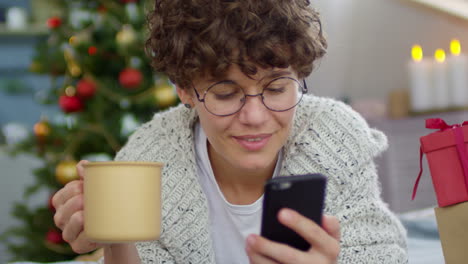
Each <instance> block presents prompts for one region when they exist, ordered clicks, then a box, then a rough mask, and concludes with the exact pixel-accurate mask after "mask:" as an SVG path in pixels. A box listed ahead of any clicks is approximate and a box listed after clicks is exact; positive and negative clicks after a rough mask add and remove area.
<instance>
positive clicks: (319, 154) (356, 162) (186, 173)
mask: <svg viewBox="0 0 468 264" xmlns="http://www.w3.org/2000/svg"><path fill="white" fill-rule="evenodd" d="M195 122H197V115H196V113H195V111H194V110H190V109H187V108H185V107H183V106H177V107H175V108H172V109H170V110H168V111H166V112H163V113H157V114H156V115H155V116H154V118H153V119H152V120H151V121H150V122H148V123H146V124H144V125H143V126H142V127H140V128H139V129H138V130H137V131H136V132H135V133H134V134H133V135H132V136H131V137H130V139H129V141H128V143H127V144H126V146H125V147H124V148H123V149H122V150H121V151H120V152H119V153H118V154H117V156H116V160H121V161H160V162H164V163H165V166H164V168H163V174H162V177H163V178H162V184H163V189H162V197H163V199H162V200H163V206H162V216H163V220H162V235H161V237H160V239H159V240H158V241H153V242H144V243H137V248H138V251H139V254H140V258H141V260H142V263H143V264H147V263H193V264H199V263H215V258H214V251H213V246H212V241H211V236H210V225H209V218H208V206H207V201H206V197H205V195H204V193H203V191H202V189H201V186H200V184H199V183H198V179H197V175H196V172H197V169H196V164H195V150H194V131H193V127H194V124H195ZM386 148H387V139H386V137H385V135H384V134H383V133H382V132H380V131H377V130H375V129H371V128H369V126H368V125H367V123H366V122H365V120H364V119H363V118H362V117H361V116H360V115H359V114H357V113H356V112H354V111H353V110H352V109H351V108H350V107H349V106H347V105H345V104H343V103H341V102H338V101H335V100H333V99H329V98H321V97H316V96H304V98H303V101H302V102H301V103H300V104H299V106H298V107H297V111H296V116H295V120H294V125H293V129H292V131H291V135H290V137H289V138H288V140H287V143H286V145H285V146H284V161H283V163H282V164H283V165H282V166H283V167H282V168H281V173H280V175H298V174H304V173H317V172H318V173H322V174H324V175H326V176H327V178H328V185H327V194H326V200H325V209H324V210H325V213H326V214H329V215H334V216H336V217H337V218H338V219H339V221H340V224H341V241H340V244H341V252H340V256H339V261H338V263H352V264H357V263H379V264H382V263H389V264H390V263H391V264H395V263H407V262H408V260H407V248H406V240H405V236H406V234H405V230H404V228H403V226H402V225H401V223H400V222H399V220H398V219H397V218H396V217H395V215H394V214H393V213H391V212H390V211H389V209H388V208H387V205H386V204H384V203H383V202H382V200H381V198H380V186H379V184H378V179H377V170H376V167H375V165H374V162H373V158H374V157H375V156H377V155H379V154H380V153H381V152H382V151H384V150H385V149H386ZM101 261H102V260H101ZM220 264H222V263H220Z"/></svg>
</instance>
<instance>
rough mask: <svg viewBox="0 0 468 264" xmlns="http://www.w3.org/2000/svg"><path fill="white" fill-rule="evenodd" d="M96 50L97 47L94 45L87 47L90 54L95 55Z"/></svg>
mask: <svg viewBox="0 0 468 264" xmlns="http://www.w3.org/2000/svg"><path fill="white" fill-rule="evenodd" d="M97 51H98V49H97V48H96V47H95V46H91V47H89V48H88V54H89V55H90V56H94V55H96V53H97Z"/></svg>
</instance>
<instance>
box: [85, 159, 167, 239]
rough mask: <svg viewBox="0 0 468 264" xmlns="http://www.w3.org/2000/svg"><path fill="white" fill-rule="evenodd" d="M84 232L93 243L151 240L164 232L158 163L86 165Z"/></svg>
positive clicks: (160, 167) (159, 164)
mask: <svg viewBox="0 0 468 264" xmlns="http://www.w3.org/2000/svg"><path fill="white" fill-rule="evenodd" d="M83 167H84V232H85V235H86V236H87V237H88V238H89V239H90V240H92V241H94V242H99V243H126V242H136V241H150V240H156V239H158V238H159V236H160V233H161V171H162V167H163V164H162V163H159V162H117V161H110V162H90V163H87V164H85V165H84V166H83Z"/></svg>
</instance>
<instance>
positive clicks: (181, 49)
mask: <svg viewBox="0 0 468 264" xmlns="http://www.w3.org/2000/svg"><path fill="white" fill-rule="evenodd" d="M155 1H156V3H155V8H154V10H153V11H151V12H150V13H149V15H148V24H149V29H150V36H149V38H148V40H147V41H146V52H147V54H148V56H149V57H150V59H151V63H152V66H153V68H154V69H155V70H156V71H158V72H162V73H164V74H166V75H167V76H168V77H169V79H170V80H171V81H172V82H174V83H176V84H178V85H179V86H180V87H182V88H185V87H190V85H191V82H192V81H193V80H194V79H195V78H197V77H201V76H205V75H206V74H208V75H209V76H210V77H214V78H219V77H222V76H223V75H224V74H225V73H226V71H227V69H228V68H229V66H231V65H232V64H238V65H239V67H240V69H241V71H242V72H243V73H245V74H246V75H248V76H250V75H254V74H255V73H256V72H257V66H259V67H261V68H269V67H278V68H287V67H291V68H292V69H293V70H294V71H295V72H296V73H297V75H298V77H299V78H305V77H307V76H308V75H309V74H310V73H311V72H312V70H313V67H314V65H313V64H314V61H315V60H317V59H319V58H321V57H322V56H323V55H324V54H325V52H326V47H327V42H326V40H325V37H324V36H323V33H322V25H321V22H320V17H319V13H318V12H317V11H316V10H314V9H313V8H312V7H310V2H309V1H308V0H237V1H236V0H155Z"/></svg>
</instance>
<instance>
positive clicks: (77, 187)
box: [52, 160, 99, 254]
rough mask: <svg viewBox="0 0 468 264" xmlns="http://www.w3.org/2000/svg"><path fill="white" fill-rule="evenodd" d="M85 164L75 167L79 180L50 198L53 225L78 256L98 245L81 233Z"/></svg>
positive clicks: (82, 227)
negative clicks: (52, 208)
mask: <svg viewBox="0 0 468 264" xmlns="http://www.w3.org/2000/svg"><path fill="white" fill-rule="evenodd" d="M87 162H88V161H86V160H82V161H80V162H79V163H78V164H77V165H76V169H77V170H78V175H79V176H80V179H79V180H75V181H71V182H69V183H67V184H66V185H65V186H64V187H63V188H62V189H60V190H59V191H57V193H56V194H55V195H54V197H53V198H52V205H53V206H54V208H55V210H56V211H55V215H54V222H55V225H56V226H57V227H58V228H60V229H61V230H62V237H63V239H64V240H65V241H67V242H68V243H69V244H70V246H71V247H72V249H73V251H75V252H76V253H78V254H83V253H87V252H90V251H93V250H95V249H97V248H98V247H99V245H98V244H96V243H93V242H91V241H89V240H88V239H87V238H86V236H85V234H84V232H83V231H84V215H83V203H84V200H83V177H84V175H83V174H84V168H83V164H86V163H87Z"/></svg>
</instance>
